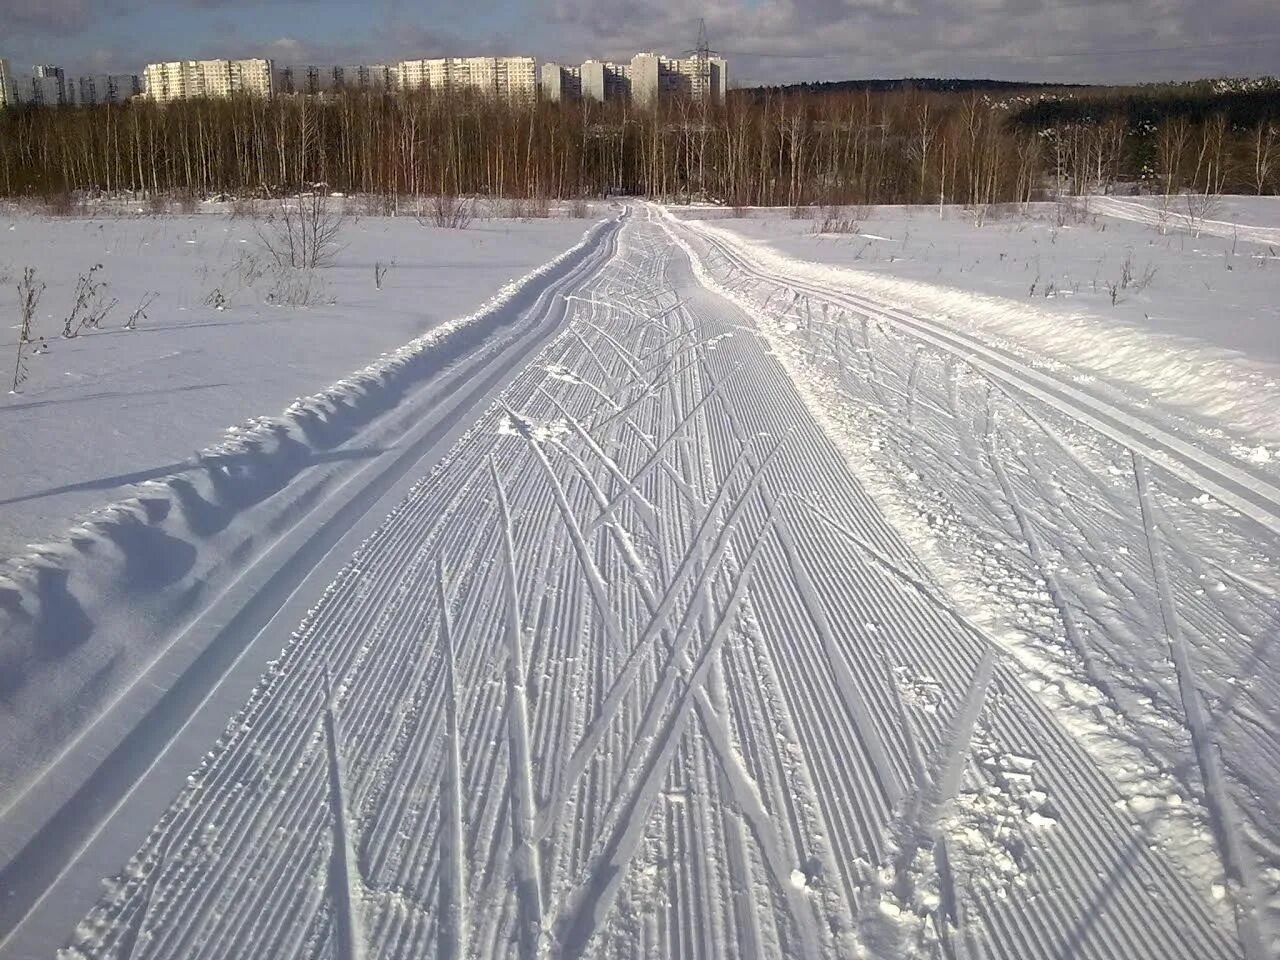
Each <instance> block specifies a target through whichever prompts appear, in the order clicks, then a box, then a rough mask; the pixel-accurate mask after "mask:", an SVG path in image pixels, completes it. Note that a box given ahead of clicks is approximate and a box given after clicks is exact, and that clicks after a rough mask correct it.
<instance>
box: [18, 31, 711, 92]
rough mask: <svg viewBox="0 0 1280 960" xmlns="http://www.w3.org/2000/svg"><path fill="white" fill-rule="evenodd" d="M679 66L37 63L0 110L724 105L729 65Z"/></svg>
mask: <svg viewBox="0 0 1280 960" xmlns="http://www.w3.org/2000/svg"><path fill="white" fill-rule="evenodd" d="M703 49H704V52H703V54H702V55H700V56H697V55H695V56H691V57H684V58H671V57H664V56H662V55H660V54H657V53H638V54H636V55H635V56H634V57H632V58H631V61H630V62H629V63H611V62H608V61H603V60H587V61H586V62H584V63H582V64H581V65H578V66H571V65H566V64H560V63H545V64H543V65H542V68H541V71H539V69H538V65H537V63H536V62H535V61H534V59H533V58H532V57H437V58H433V59H426V60H404V61H401V62H400V63H399V64H396V65H394V66H388V65H385V64H344V65H340V66H316V65H306V66H286V65H281V66H279V67H276V65H275V64H274V63H273V62H272V61H271V60H266V59H250V60H173V61H169V62H166V63H149V64H147V68H146V71H145V73H144V74H143V77H142V81H141V82H139V78H138V77H137V76H134V75H131V74H95V75H93V76H86V77H79V78H76V79H72V80H68V79H67V78H66V76H65V74H64V72H63V70H62V68H61V67H56V66H53V65H51V64H44V65H40V66H36V67H34V68H32V72H31V73H30V74H28V75H23V76H15V75H14V73H13V71H12V70H11V68H10V65H9V61H7V60H4V59H0V106H4V105H8V104H33V105H40V106H56V105H58V104H71V105H92V104H100V103H120V102H122V101H124V100H127V99H128V98H129V97H131V96H135V95H137V94H138V93H140V92H145V94H146V96H147V97H148V98H150V99H152V100H156V101H159V102H161V103H167V102H170V101H176V100H190V99H193V98H196V97H231V96H235V95H237V94H245V95H249V96H257V97H271V96H274V95H275V94H277V93H279V94H290V95H299V96H325V95H330V94H337V93H340V92H342V91H353V90H354V91H368V92H389V91H392V90H406V91H415V90H434V91H448V90H474V91H478V92H480V93H484V94H487V95H490V96H495V97H500V98H504V99H509V100H516V101H522V102H531V101H533V100H535V99H537V98H538V96H539V93H540V94H541V96H542V98H543V99H545V100H550V101H562V100H578V99H582V100H591V101H596V102H599V103H604V102H607V101H613V100H632V101H634V102H635V103H636V104H638V105H640V106H646V105H649V104H652V103H655V102H657V101H658V100H660V99H664V98H667V97H685V98H689V99H692V100H694V101H697V102H709V101H715V100H723V99H724V96H725V93H726V89H727V85H728V84H727V80H728V67H727V64H726V62H725V60H724V58H723V57H719V56H711V55H708V54H707V53H706V52H705V45H704V47H703Z"/></svg>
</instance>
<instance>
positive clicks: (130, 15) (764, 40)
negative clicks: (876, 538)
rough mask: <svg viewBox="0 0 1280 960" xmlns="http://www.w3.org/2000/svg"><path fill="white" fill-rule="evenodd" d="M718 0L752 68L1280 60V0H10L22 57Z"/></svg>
mask: <svg viewBox="0 0 1280 960" xmlns="http://www.w3.org/2000/svg"><path fill="white" fill-rule="evenodd" d="M699 17H705V18H706V21H707V29H708V33H709V35H710V38H711V44H712V46H713V47H714V48H715V49H717V50H718V51H721V52H722V53H723V54H724V55H725V56H727V57H729V58H730V61H731V62H730V69H729V72H730V78H731V82H733V83H735V84H738V85H753V84H758V83H778V82H791V81H799V80H838V79H849V78H865V77H903V76H946V77H992V78H996V79H1007V80H1047V81H1081V82H1124V83H1128V82H1138V81H1150V80H1170V79H1189V78H1194V77H1202V76H1261V75H1264V74H1272V75H1280V0H703V2H695V0H464V2H462V0H453V2H446V0H361V2H353V0H259V2H249V0H0V56H3V57H8V58H9V59H10V61H11V62H12V63H13V65H14V67H15V68H21V67H25V66H26V65H29V64H32V63H59V64H63V65H65V66H66V67H67V68H68V70H69V71H72V72H77V73H78V72H89V71H98V70H111V71H128V72H138V73H141V68H142V65H143V64H144V63H146V62H147V61H151V60H164V59H170V60H176V59H184V58H192V57H239V56H270V57H274V58H275V59H277V60H279V61H281V62H287V63H301V62H308V63H331V62H336V63H343V62H345V63H351V62H387V61H394V60H398V59H402V58H408V57H415V56H416V57H427V56H442V55H465V54H477V53H513V54H514V53H520V54H530V55H533V56H536V57H538V58H539V59H557V60H568V61H576V60H581V59H583V58H585V57H588V56H594V57H610V58H624V57H629V56H630V55H631V53H633V52H634V51H636V50H641V49H645V50H649V49H653V50H659V51H662V52H666V53H671V54H676V53H680V52H682V51H684V50H686V49H687V48H689V47H692V46H693V45H694V42H695V39H696V35H697V28H698V19H699Z"/></svg>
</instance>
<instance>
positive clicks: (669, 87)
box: [631, 53, 728, 106]
mask: <svg viewBox="0 0 1280 960" xmlns="http://www.w3.org/2000/svg"><path fill="white" fill-rule="evenodd" d="M727 88H728V65H727V63H726V62H725V60H724V58H723V57H709V58H707V59H706V60H705V61H702V60H699V58H698V57H685V58H683V59H672V58H670V57H664V56H662V55H660V54H657V53H637V54H636V55H635V56H634V57H632V58H631V98H632V100H634V101H635V102H636V103H637V104H639V105H641V106H645V105H648V104H651V103H654V102H655V101H657V100H658V99H660V98H665V97H669V96H687V97H691V98H692V99H694V100H698V101H701V100H721V101H723V99H724V96H725V92H726V90H727Z"/></svg>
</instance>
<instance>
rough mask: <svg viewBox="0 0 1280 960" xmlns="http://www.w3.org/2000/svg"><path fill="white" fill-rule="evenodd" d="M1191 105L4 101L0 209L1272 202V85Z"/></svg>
mask: <svg viewBox="0 0 1280 960" xmlns="http://www.w3.org/2000/svg"><path fill="white" fill-rule="evenodd" d="M1179 97H1181V99H1180V98H1179ZM1197 97H1198V99H1195V105H1196V106H1195V109H1187V108H1185V102H1186V99H1187V98H1186V96H1185V91H1184V92H1183V94H1181V95H1180V94H1179V93H1178V91H1177V90H1173V91H1171V92H1165V93H1160V92H1158V91H1157V92H1152V91H1147V92H1145V93H1143V94H1141V95H1140V96H1136V95H1135V94H1134V93H1133V92H1132V91H1117V90H1100V89H1096V88H1088V89H1083V90H1082V89H1077V88H1063V89H1062V90H1058V91H1045V90H1042V89H1036V90H1027V91H1023V92H1016V91H1000V90H996V91H981V90H964V91H959V92H947V91H938V90H928V89H916V88H905V89H891V90H872V89H864V90H861V91H839V92H825V93H824V92H813V91H809V92H789V93H785V94H784V93H771V92H769V91H735V92H732V93H731V95H730V96H729V97H728V98H727V100H726V102H724V103H716V104H699V103H696V102H690V101H681V100H676V101H670V102H663V103H661V104H659V105H658V106H657V107H655V108H652V109H644V110H642V109H637V108H633V107H632V106H630V105H628V104H625V103H611V104H597V103H582V102H569V103H563V104H561V103H548V102H537V103H529V104H522V103H511V102H504V101H500V100H494V99H491V98H485V97H482V96H477V95H473V94H466V93H456V94H447V95H446V94H438V93H437V94H432V93H426V92H423V93H413V94H404V93H401V94H358V93H349V94H343V95H338V96H335V97H332V98H326V99H312V98H305V97H277V98H275V99H272V100H263V99H257V98H251V97H237V98H232V99H228V100H196V101H188V102H183V103H174V104H168V105H162V104H156V103H152V102H149V101H146V100H144V99H135V100H131V101H129V102H127V103H124V104H120V105H103V106H94V107H63V108H57V109H11V110H4V111H0V195H3V196H7V197H12V198H21V197H24V196H38V197H55V196H59V195H62V196H65V195H67V194H69V193H81V192H102V193H105V194H110V195H118V194H129V195H135V196H142V195H146V196H185V197H207V196H213V195H219V194H224V195H232V196H254V195H257V196H270V195H278V194H280V193H282V192H288V191H294V190H298V189H301V188H302V187H304V186H308V185H313V184H317V183H323V184H326V185H327V186H328V188H329V189H330V190H332V191H341V192H346V193H359V194H364V195H368V196H370V197H374V198H379V197H380V198H383V199H384V200H385V202H386V204H387V205H388V208H392V207H393V205H394V204H395V203H396V202H397V201H398V199H399V198H403V197H406V196H411V197H418V196H428V195H447V196H460V195H484V196H504V197H529V198H533V197H539V198H552V199H561V198H573V197H596V196H605V195H610V194H619V193H622V194H639V195H647V196H652V197H656V198H663V199H670V200H680V199H710V200H714V201H717V202H722V203H725V204H729V205H734V206H748V205H772V206H781V205H786V206H794V207H799V206H802V205H813V204H833V205H834V204H868V203H938V202H947V203H961V204H991V203H1003V202H1025V201H1029V200H1034V199H1041V198H1045V197H1049V196H1053V195H1055V194H1058V193H1067V192H1083V191H1090V190H1091V191H1097V190H1107V189H1111V188H1112V187H1114V186H1115V185H1116V184H1119V183H1137V184H1139V185H1141V186H1144V187H1145V188H1147V189H1150V190H1153V191H1161V192H1169V193H1173V192H1178V191H1182V190H1191V191H1197V192H1206V193H1259V194H1262V193H1276V192H1277V191H1280V89H1277V88H1276V87H1275V86H1274V85H1273V86H1265V85H1264V87H1262V88H1259V89H1255V90H1252V91H1246V92H1245V94H1244V96H1243V100H1242V98H1241V94H1240V91H1233V90H1226V91H1221V90H1219V91H1217V92H1215V91H1214V90H1213V89H1209V90H1208V91H1207V92H1205V91H1200V93H1198V94H1197ZM1215 97H1216V98H1217V99H1216V100H1215ZM1242 103H1244V104H1245V105H1246V106H1247V109H1245V108H1244V107H1242V106H1241V104H1242ZM1162 105H1163V106H1162Z"/></svg>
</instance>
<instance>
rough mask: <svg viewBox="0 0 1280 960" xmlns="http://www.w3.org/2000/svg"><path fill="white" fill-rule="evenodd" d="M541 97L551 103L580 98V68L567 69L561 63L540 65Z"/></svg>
mask: <svg viewBox="0 0 1280 960" xmlns="http://www.w3.org/2000/svg"><path fill="white" fill-rule="evenodd" d="M541 74H542V77H541V79H542V82H541V84H540V87H541V89H542V97H543V99H544V100H550V101H552V102H553V103H556V102H559V101H561V100H576V99H577V98H578V97H581V96H582V68H581V67H568V66H565V65H564V64H561V63H544V64H543V65H542V70H541Z"/></svg>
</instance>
